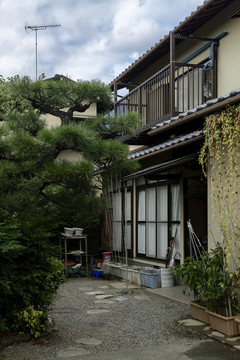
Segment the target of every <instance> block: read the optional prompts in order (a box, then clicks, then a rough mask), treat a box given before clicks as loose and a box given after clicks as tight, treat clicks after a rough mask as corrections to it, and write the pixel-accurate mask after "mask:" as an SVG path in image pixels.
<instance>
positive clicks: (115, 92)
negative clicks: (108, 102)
mask: <svg viewBox="0 0 240 360" xmlns="http://www.w3.org/2000/svg"><path fill="white" fill-rule="evenodd" d="M116 102H117V81H116V80H115V81H114V115H115V116H116V115H117V106H116Z"/></svg>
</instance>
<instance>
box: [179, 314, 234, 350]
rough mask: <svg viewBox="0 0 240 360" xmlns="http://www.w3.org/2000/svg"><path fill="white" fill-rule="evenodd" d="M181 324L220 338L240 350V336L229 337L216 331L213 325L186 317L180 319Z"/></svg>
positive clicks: (219, 339) (214, 337)
mask: <svg viewBox="0 0 240 360" xmlns="http://www.w3.org/2000/svg"><path fill="white" fill-rule="evenodd" d="M179 323H180V324H182V325H184V326H188V327H190V328H192V329H195V330H196V331H198V332H200V333H202V334H205V335H207V336H208V337H210V338H212V339H215V340H218V341H220V342H222V343H224V344H227V345H230V346H232V347H233V348H234V349H237V350H240V337H239V336H236V337H232V338H229V337H227V336H226V335H225V334H223V333H221V332H219V331H216V330H214V329H212V328H211V326H208V325H206V324H205V323H203V322H201V321H198V320H194V319H186V320H181V321H179Z"/></svg>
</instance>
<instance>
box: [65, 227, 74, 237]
mask: <svg viewBox="0 0 240 360" xmlns="http://www.w3.org/2000/svg"><path fill="white" fill-rule="evenodd" d="M64 233H65V235H69V236H72V235H74V229H72V228H67V227H65V228H64Z"/></svg>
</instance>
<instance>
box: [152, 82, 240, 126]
mask: <svg viewBox="0 0 240 360" xmlns="http://www.w3.org/2000/svg"><path fill="white" fill-rule="evenodd" d="M236 95H240V88H239V89H236V90H232V91H231V92H230V93H228V94H226V95H221V96H219V97H217V98H215V99H212V100H208V101H207V102H206V103H204V104H202V105H198V106H197V107H195V108H193V109H190V110H188V111H186V112H183V113H181V114H179V115H177V116H174V117H172V118H171V119H168V120H164V121H160V122H159V123H157V124H155V125H154V126H153V127H151V130H155V129H158V128H161V127H163V126H164V125H168V124H170V123H173V122H175V121H177V120H179V119H181V118H184V117H185V116H188V115H191V114H194V113H196V112H197V111H200V110H203V109H205V108H207V107H210V106H212V105H215V104H217V103H221V102H222V101H224V100H227V99H230V98H232V97H233V96H236Z"/></svg>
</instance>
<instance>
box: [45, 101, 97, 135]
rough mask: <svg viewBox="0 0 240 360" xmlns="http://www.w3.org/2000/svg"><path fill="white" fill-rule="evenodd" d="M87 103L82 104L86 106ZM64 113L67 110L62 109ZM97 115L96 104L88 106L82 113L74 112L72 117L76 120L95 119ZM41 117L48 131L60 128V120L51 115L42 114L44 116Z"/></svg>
mask: <svg viewBox="0 0 240 360" xmlns="http://www.w3.org/2000/svg"><path fill="white" fill-rule="evenodd" d="M86 103H87V102H86V101H85V102H84V101H83V104H86ZM63 110H65V111H67V109H63ZM96 115H97V104H96V103H92V104H91V105H90V107H89V108H88V109H87V110H86V111H84V112H81V113H79V112H75V113H74V117H76V118H79V119H80V118H86V117H95V116H96ZM41 117H42V118H43V119H44V120H45V122H46V127H47V128H48V129H51V128H55V127H58V126H61V120H60V118H59V117H57V116H53V115H50V114H44V115H41Z"/></svg>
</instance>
